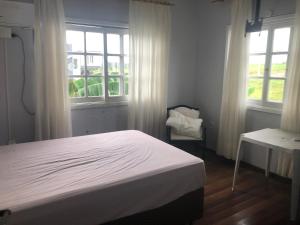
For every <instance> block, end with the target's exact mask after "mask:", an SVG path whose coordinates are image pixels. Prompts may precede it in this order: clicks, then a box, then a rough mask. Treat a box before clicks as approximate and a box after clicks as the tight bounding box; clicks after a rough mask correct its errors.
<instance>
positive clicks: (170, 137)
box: [167, 105, 206, 159]
mask: <svg viewBox="0 0 300 225" xmlns="http://www.w3.org/2000/svg"><path fill="white" fill-rule="evenodd" d="M170 110H175V111H178V112H180V113H181V114H183V115H185V116H188V117H192V118H194V119H197V118H200V112H199V109H198V108H193V107H190V106H187V105H177V106H174V107H170V108H168V109H167V119H168V118H169V115H170V114H169V113H170ZM200 132H201V135H200V136H201V137H200V138H194V137H188V136H182V135H178V134H176V133H175V132H174V131H173V129H172V128H171V127H169V126H167V142H168V143H169V144H171V145H175V144H180V143H192V144H194V145H196V148H197V147H201V148H202V158H203V159H204V158H205V150H206V127H205V125H204V122H202V125H201V128H200Z"/></svg>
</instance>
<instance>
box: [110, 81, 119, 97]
mask: <svg viewBox="0 0 300 225" xmlns="http://www.w3.org/2000/svg"><path fill="white" fill-rule="evenodd" d="M120 83H121V82H120V78H117V77H110V78H108V94H109V96H119V95H120Z"/></svg>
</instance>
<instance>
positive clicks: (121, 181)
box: [0, 131, 205, 225]
mask: <svg viewBox="0 0 300 225" xmlns="http://www.w3.org/2000/svg"><path fill="white" fill-rule="evenodd" d="M204 181H205V168H204V163H203V161H202V160H201V159H199V158H196V157H194V156H192V155H190V154H188V153H185V152H183V151H181V150H179V149H177V148H175V147H173V146H171V145H168V144H166V143H164V142H162V141H159V140H157V139H155V138H153V137H151V136H149V135H146V134H144V133H142V132H139V131H119V132H112V133H104V134H97V135H88V136H80V137H72V138H64V139H56V140H49V141H41V142H32V143H25V144H17V145H9V146H4V147H0V210H4V209H9V210H11V211H12V214H11V215H10V217H9V223H8V224H9V225H41V224H43V225H53V224H56V225H71V224H72V225H96V224H102V223H105V222H108V221H112V220H116V219H119V218H122V217H125V216H130V215H133V214H136V213H139V212H143V211H147V210H150V209H155V208H157V207H160V206H163V205H165V204H167V203H169V202H172V201H173V200H175V199H177V198H179V197H181V196H183V195H185V194H187V193H189V192H192V191H194V190H197V189H199V188H201V187H203V185H204Z"/></svg>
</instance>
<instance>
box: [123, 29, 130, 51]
mask: <svg viewBox="0 0 300 225" xmlns="http://www.w3.org/2000/svg"><path fill="white" fill-rule="evenodd" d="M123 42H124V44H123V46H124V54H125V55H129V35H128V34H126V35H124V36H123Z"/></svg>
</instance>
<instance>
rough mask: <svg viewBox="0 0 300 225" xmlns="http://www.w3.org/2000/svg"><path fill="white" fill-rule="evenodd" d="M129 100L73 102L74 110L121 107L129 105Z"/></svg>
mask: <svg viewBox="0 0 300 225" xmlns="http://www.w3.org/2000/svg"><path fill="white" fill-rule="evenodd" d="M127 105H128V102H127V101H121V102H84V103H72V104H71V109H72V110H80V109H94V108H111V107H121V106H127Z"/></svg>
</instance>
